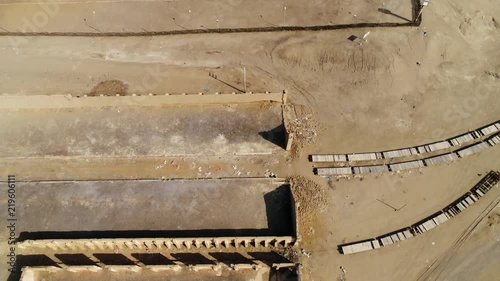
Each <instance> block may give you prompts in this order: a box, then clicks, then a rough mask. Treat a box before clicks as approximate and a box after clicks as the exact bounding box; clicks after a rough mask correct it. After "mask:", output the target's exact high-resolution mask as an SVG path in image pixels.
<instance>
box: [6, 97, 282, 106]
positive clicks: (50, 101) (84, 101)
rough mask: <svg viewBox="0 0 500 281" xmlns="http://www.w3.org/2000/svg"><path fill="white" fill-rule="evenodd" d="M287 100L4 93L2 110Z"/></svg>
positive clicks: (280, 98) (274, 99) (275, 98)
mask: <svg viewBox="0 0 500 281" xmlns="http://www.w3.org/2000/svg"><path fill="white" fill-rule="evenodd" d="M255 102H277V103H279V104H284V103H285V102H286V93H255V94H254V93H252V94H250V93H247V94H224V95H151V96H150V95H148V96H97V97H88V96H87V97H85V96H84V97H74V96H71V95H35V96H5V95H4V96H0V109H51V108H102V107H134V106H169V105H217V104H242V103H255Z"/></svg>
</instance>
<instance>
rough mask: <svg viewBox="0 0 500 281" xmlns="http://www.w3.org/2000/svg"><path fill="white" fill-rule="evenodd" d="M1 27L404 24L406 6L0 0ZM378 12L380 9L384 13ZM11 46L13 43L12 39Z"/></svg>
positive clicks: (85, 29)
mask: <svg viewBox="0 0 500 281" xmlns="http://www.w3.org/2000/svg"><path fill="white" fill-rule="evenodd" d="M0 5H1V7H2V10H3V11H4V15H3V17H2V18H1V19H0V25H1V26H3V28H4V30H3V32H5V31H11V32H28V33H29V32H63V33H90V34H92V33H94V34H95V33H116V32H129V33H134V32H161V31H185V30H200V31H207V30H210V29H211V30H217V29H218V28H221V29H226V28H229V29H238V28H263V27H279V26H312V25H331V24H349V23H360V22H372V23H374V22H397V23H406V22H408V21H409V20H411V18H412V9H411V8H412V7H411V2H410V1H397V0H387V1H385V2H384V4H382V3H379V2H366V1H360V0H346V1H342V2H341V3H339V2H333V1H322V0H313V1H309V2H307V3H305V2H302V1H286V3H284V2H283V1H281V0H270V1H264V2H255V1H243V0H216V1H214V0H184V1H140V0H135V1H69V0H51V1H45V3H43V2H42V3H38V2H34V1H11V0H7V1H5V0H2V1H0ZM379 9H384V11H383V12H381V11H379ZM13 41H14V42H17V40H16V41H15V39H13Z"/></svg>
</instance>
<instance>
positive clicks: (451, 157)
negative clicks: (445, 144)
mask: <svg viewBox="0 0 500 281" xmlns="http://www.w3.org/2000/svg"><path fill="white" fill-rule="evenodd" d="M457 159H458V155H457V154H456V153H448V154H445V155H440V156H435V157H431V158H427V159H424V161H425V164H426V165H427V166H433V165H439V164H442V163H445V162H451V161H455V160H457Z"/></svg>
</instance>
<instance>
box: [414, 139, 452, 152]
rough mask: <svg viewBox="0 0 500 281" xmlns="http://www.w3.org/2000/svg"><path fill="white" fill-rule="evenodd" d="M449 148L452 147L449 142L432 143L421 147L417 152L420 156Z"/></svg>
mask: <svg viewBox="0 0 500 281" xmlns="http://www.w3.org/2000/svg"><path fill="white" fill-rule="evenodd" d="M449 147H451V145H450V143H449V142H448V141H441V142H436V143H431V144H428V145H422V146H419V147H417V150H418V152H419V153H420V154H424V153H429V152H433V151H438V150H441V149H447V148H449Z"/></svg>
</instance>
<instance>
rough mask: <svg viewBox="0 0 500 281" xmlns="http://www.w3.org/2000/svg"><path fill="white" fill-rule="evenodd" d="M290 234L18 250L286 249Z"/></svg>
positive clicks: (53, 243)
mask: <svg viewBox="0 0 500 281" xmlns="http://www.w3.org/2000/svg"><path fill="white" fill-rule="evenodd" d="M295 242H296V239H295V238H294V237H291V236H283V237H220V238H175V239H170V238H138V239H74V240H63V239H61V240H27V241H22V242H19V243H18V244H17V247H18V248H19V249H20V250H21V252H44V251H47V250H52V251H54V252H81V251H93V250H112V251H120V250H143V251H151V250H153V251H154V250H194V251H195V250H197V249H217V248H220V249H228V248H231V249H233V248H234V249H238V248H262V249H265V248H268V249H272V248H287V247H291V246H293V245H294V244H295Z"/></svg>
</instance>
